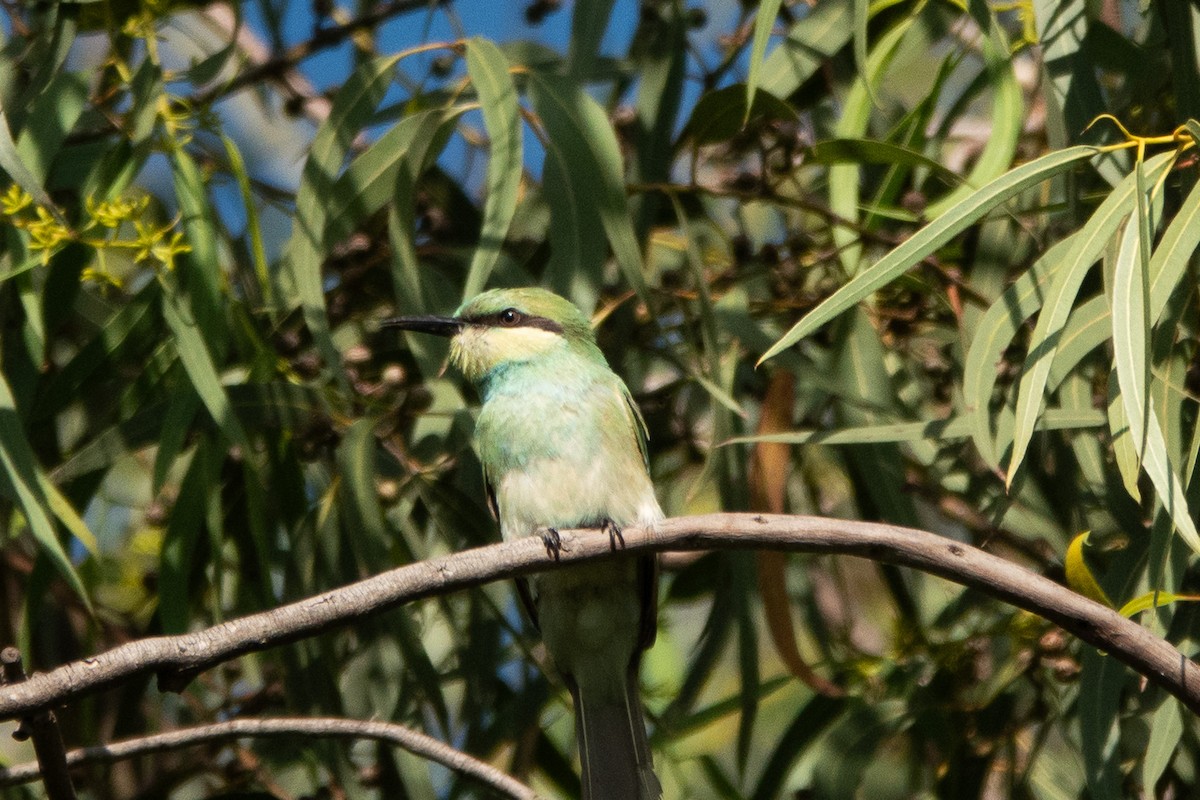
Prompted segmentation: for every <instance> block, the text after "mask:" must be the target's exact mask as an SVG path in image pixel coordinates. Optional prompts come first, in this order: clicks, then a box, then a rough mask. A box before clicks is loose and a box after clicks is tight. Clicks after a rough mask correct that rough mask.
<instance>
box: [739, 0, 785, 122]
mask: <svg viewBox="0 0 1200 800" xmlns="http://www.w3.org/2000/svg"><path fill="white" fill-rule="evenodd" d="M781 5H783V0H764V2H761V3H759V4H758V15H757V16H756V17H755V18H754V37H753V38H752V39H751V42H750V66H749V72H748V73H747V75H746V116H745V119H744V120H743V122H746V121H749V119H750V109H752V108H753V107H754V92H755V91H756V90H757V89H758V84H759V81H760V80H761V76H762V65H763V56H764V55H765V54H766V52H767V40H768V39H770V38H771V31H772V30H774V29H775V18H776V17H777V16H779V7H780V6H781Z"/></svg>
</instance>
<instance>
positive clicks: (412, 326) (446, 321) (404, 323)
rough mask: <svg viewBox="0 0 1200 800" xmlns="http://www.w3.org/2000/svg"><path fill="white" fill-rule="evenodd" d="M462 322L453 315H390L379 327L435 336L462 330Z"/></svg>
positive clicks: (452, 333) (450, 334)
mask: <svg viewBox="0 0 1200 800" xmlns="http://www.w3.org/2000/svg"><path fill="white" fill-rule="evenodd" d="M463 324H464V323H463V321H462V320H461V319H455V318H454V317H392V318H391V319H385V320H384V321H383V322H381V323H380V327H382V328H400V329H401V330H406V331H418V332H419V333H432V334H434V335H435V336H453V335H454V334H456V333H458V332H459V331H461V330H462V328H463Z"/></svg>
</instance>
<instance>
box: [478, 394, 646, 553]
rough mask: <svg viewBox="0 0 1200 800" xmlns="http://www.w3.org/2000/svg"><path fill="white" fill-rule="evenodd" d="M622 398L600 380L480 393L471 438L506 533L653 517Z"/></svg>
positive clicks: (638, 521) (642, 520)
mask: <svg viewBox="0 0 1200 800" xmlns="http://www.w3.org/2000/svg"><path fill="white" fill-rule="evenodd" d="M623 402H624V398H623V395H622V394H621V393H620V389H619V386H616V387H607V386H605V385H604V384H603V383H591V384H586V385H584V386H582V387H570V386H562V385H554V386H548V387H541V388H535V387H531V388H527V389H526V390H525V391H521V392H512V393H503V392H500V393H497V392H493V393H492V394H490V395H489V396H488V398H487V400H486V401H485V403H484V406H483V409H482V410H481V412H480V416H479V420H478V422H477V427H476V439H477V446H478V448H479V455H480V460H481V461H482V462H483V466H484V470H485V472H486V473H487V476H488V480H489V482H490V483H491V485H492V489H493V491H494V492H495V495H496V504H497V506H498V507H499V512H500V528H501V532H502V534H503V535H504V537H505V538H506V539H508V538H514V537H518V536H527V535H529V534H531V533H533V532H534V531H535V530H536V529H538V528H540V527H546V526H549V527H562V528H567V527H573V526H590V525H597V524H599V523H600V522H602V521H603V520H605V519H610V520H612V521H613V522H615V523H616V524H617V525H634V524H651V523H653V522H657V521H658V519H661V517H662V512H661V511H660V510H659V506H658V502H657V500H656V499H655V496H654V487H653V485H652V484H651V482H650V477H649V475H647V473H646V468H645V465H644V462H643V461H642V457H641V452H640V450H639V447H638V441H637V434H636V432H635V431H634V430H633V427H632V425H631V424H630V422H629V420H628V418H627V412H626V411H625V409H624V408H623V407H622V406H620V405H618V403H623Z"/></svg>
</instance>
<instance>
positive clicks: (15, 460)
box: [0, 374, 94, 611]
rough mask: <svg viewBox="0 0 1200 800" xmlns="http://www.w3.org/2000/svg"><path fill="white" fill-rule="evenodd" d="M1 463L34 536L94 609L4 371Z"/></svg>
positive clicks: (1, 379) (0, 381)
mask: <svg viewBox="0 0 1200 800" xmlns="http://www.w3.org/2000/svg"><path fill="white" fill-rule="evenodd" d="M0 466H2V467H3V468H4V474H5V476H6V477H7V478H8V483H9V485H11V486H12V489H13V492H14V493H15V494H16V501H17V504H18V506H19V507H20V509H21V512H22V513H23V514H24V515H25V521H26V523H27V524H28V525H29V530H30V532H31V533H33V538H34V539H35V540H36V541H37V543H38V545H39V546H40V547H41V550H42V552H43V553H44V554H45V555H46V557H47V558H48V559H49V560H50V562H51V563H52V564H54V567H55V569H57V570H58V571H59V573H60V574H61V575H62V576H63V578H64V579H66V581H67V583H68V584H69V585H70V587H71V589H72V590H73V591H74V592H75V593H76V594H77V595H79V597H80V598H81V599H82V600H83V602H84V603H85V604H87V606H88V609H89V611H90V610H91V601H90V599H89V598H88V593H87V590H86V589H85V588H84V585H83V581H82V580H81V579H80V577H79V573H78V572H76V571H75V567H74V566H73V565H72V564H71V559H70V557H68V556H67V552H66V550H64V549H63V546H62V542H60V541H59V540H58V533H57V531H55V529H54V522H53V520H51V518H50V514H49V513H48V512H47V507H48V506H49V505H50V503H49V500H48V499H47V497H46V494H45V487H46V486H48V485H49V481H48V480H47V479H46V477H45V474H44V473H43V472H42V470H41V468H40V467H39V466H38V463H37V459H36V458H35V457H34V454H33V449H32V448H31V447H30V446H29V440H28V439H27V438H26V437H25V431H24V429H23V427H22V425H21V418H20V416H19V415H18V413H17V408H16V404H15V402H14V400H13V395H12V390H11V389H10V388H9V385H8V381H6V380H5V379H4V376H3V375H2V374H0ZM85 541H87V540H85ZM93 546H94V542H93Z"/></svg>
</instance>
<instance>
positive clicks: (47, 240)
mask: <svg viewBox="0 0 1200 800" xmlns="http://www.w3.org/2000/svg"><path fill="white" fill-rule="evenodd" d="M37 217H38V218H37V220H36V221H34V222H27V223H26V224H25V225H24V226H22V227H25V228H26V230H28V231H29V239H30V242H29V249H30V250H41V251H42V264H43V265H45V264H48V263H49V262H50V256H51V255H53V254H54V251H55V250H56V249H57V248H58V246H59V245H60V244H62V243H63V242H64V241H66V240H68V239H70V238H71V231H70V230H69V229H68V228H67V227H66V226H64V225H63V224H62V223H61V222H59V221H58V220H57V219H55V218H54V215H53V214H51V213H50V212H49V211H47V210H46V209H44V208H42V207H41V206H38V207H37Z"/></svg>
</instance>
